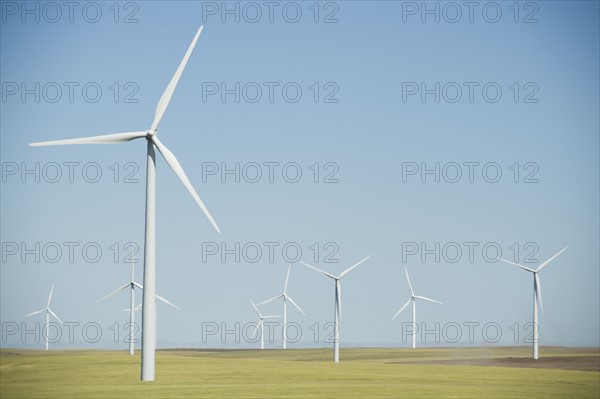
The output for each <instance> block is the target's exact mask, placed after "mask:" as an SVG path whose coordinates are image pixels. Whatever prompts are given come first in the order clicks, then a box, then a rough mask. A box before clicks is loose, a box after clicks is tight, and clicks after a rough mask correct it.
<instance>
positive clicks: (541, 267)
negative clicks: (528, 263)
mask: <svg viewBox="0 0 600 399" xmlns="http://www.w3.org/2000/svg"><path fill="white" fill-rule="evenodd" d="M567 248H569V247H568V246H567V247H564V248H563V249H561V250H560V252H558V253H557V254H556V255H554V256H553V257H551V258H550V259H548V260H547V261H545V262H544V263H542V264H541V265H539V266H538V268H537V269H536V272H539V271H540V270H542V269H543V268H544V267H546V266H547V265H548V263H550V262H552V261H553V260H554V258H556V257H557V256H558V255H560V254H562V253H563V252H565V250H566V249H567Z"/></svg>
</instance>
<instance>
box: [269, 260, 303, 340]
mask: <svg viewBox="0 0 600 399" xmlns="http://www.w3.org/2000/svg"><path fill="white" fill-rule="evenodd" d="M291 270H292V265H291V264H290V266H289V267H288V271H287V275H286V276H285V285H284V286H283V293H281V294H279V295H277V296H274V297H273V298H270V299H267V300H266V301H262V302H261V303H259V304H258V306H260V305H264V304H265V303H269V302H273V301H276V300H277V299H279V298H283V349H286V348H287V339H288V336H287V301H288V300H289V301H290V302H291V303H292V305H294V306H295V307H296V309H298V310H299V311H300V312H302V314H303V315H305V316H306V313H304V311H303V310H302V309H300V306H298V305H297V304H296V302H294V300H293V299H292V298H291V297H290V296H289V295H288V294H287V287H288V281H289V279H290V271H291Z"/></svg>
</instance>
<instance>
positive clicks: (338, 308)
mask: <svg viewBox="0 0 600 399" xmlns="http://www.w3.org/2000/svg"><path fill="white" fill-rule="evenodd" d="M370 257H371V255H369V256H367V257H366V258H364V259H362V260H361V261H359V262H358V263H356V264H354V265H352V266H351V267H349V268H347V269H346V270H344V271H343V272H341V273H340V275H339V276H334V275H333V274H330V273H327V272H325V271H323V270H321V269H318V268H316V267H314V266H311V265H309V264H308V263H304V262H302V261H300V263H302V264H303V265H304V266H307V267H310V268H311V269H313V270H316V271H318V272H319V273H321V274H323V275H325V276H327V277H329V278H331V279H333V281H334V282H335V312H334V317H333V332H334V338H333V361H334V362H335V363H339V361H340V329H339V324H340V319H341V318H342V285H341V284H340V279H341V278H342V277H344V276H345V275H346V274H348V273H350V271H352V269H354V268H355V267H357V266H358V265H360V264H361V263H363V262H364V261H366V260H367V259H369V258H370Z"/></svg>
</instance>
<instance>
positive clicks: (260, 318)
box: [250, 299, 281, 349]
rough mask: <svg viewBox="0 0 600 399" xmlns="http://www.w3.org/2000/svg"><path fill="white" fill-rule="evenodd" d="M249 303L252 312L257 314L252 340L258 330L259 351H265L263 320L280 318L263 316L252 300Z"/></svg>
mask: <svg viewBox="0 0 600 399" xmlns="http://www.w3.org/2000/svg"><path fill="white" fill-rule="evenodd" d="M250 303H251V304H252V307H253V308H254V310H256V313H258V323H257V324H256V330H255V331H254V334H253V335H252V338H254V337H256V334H258V330H260V349H265V331H264V325H265V319H274V318H276V317H281V316H263V314H262V313H260V310H258V307H257V306H256V304H255V303H254V301H253V300H252V299H250Z"/></svg>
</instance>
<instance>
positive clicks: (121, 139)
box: [29, 132, 147, 147]
mask: <svg viewBox="0 0 600 399" xmlns="http://www.w3.org/2000/svg"><path fill="white" fill-rule="evenodd" d="M146 136H147V133H146V132H127V133H115V134H105V135H102V136H92V137H82V138H77V139H65V140H52V141H39V142H37V143H30V144H29V145H30V146H32V147H47V146H53V145H72V144H118V143H125V142H127V141H131V140H135V139H140V138H142V137H146Z"/></svg>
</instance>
